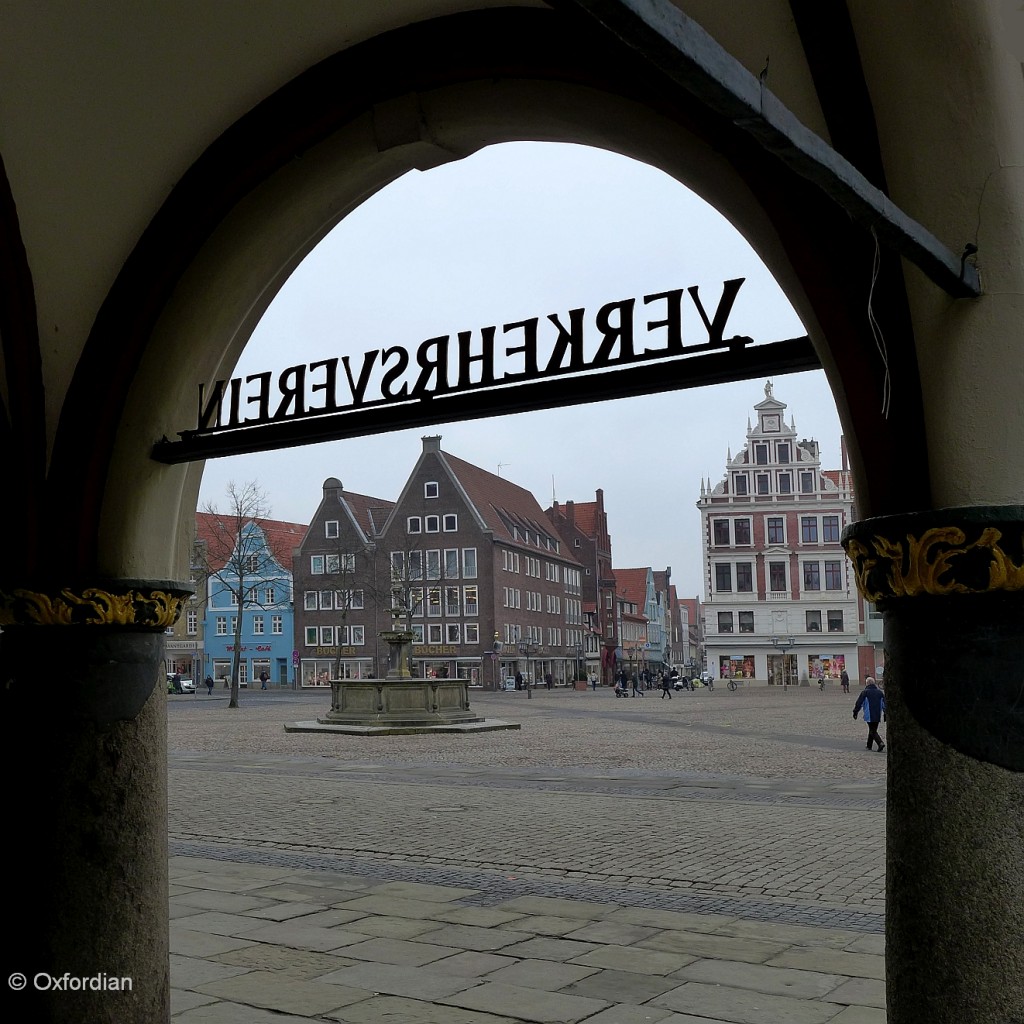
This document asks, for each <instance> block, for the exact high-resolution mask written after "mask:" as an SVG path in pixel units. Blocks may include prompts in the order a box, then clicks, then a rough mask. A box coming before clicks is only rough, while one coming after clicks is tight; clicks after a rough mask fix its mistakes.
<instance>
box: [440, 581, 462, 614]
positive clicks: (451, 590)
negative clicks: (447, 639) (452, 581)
mask: <svg viewBox="0 0 1024 1024" xmlns="http://www.w3.org/2000/svg"><path fill="white" fill-rule="evenodd" d="M444 613H445V615H454V616H458V615H459V588H458V587H445V588H444Z"/></svg>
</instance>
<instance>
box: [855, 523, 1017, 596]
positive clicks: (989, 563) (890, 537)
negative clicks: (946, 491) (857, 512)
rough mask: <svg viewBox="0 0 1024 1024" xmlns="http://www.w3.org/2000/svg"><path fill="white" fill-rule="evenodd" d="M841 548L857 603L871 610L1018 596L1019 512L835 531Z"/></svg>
mask: <svg viewBox="0 0 1024 1024" xmlns="http://www.w3.org/2000/svg"><path fill="white" fill-rule="evenodd" d="M842 542H843V547H844V548H845V549H846V553H847V554H848V555H849V556H850V560H851V561H852V562H853V568H854V572H855V573H856V576H857V587H858V589H859V590H860V593H861V596H862V597H863V598H864V599H865V600H866V601H872V602H874V603H876V604H882V603H884V602H887V601H890V600H893V599H898V598H907V597H919V596H921V595H932V596H936V597H946V596H949V595H952V594H994V593H1009V592H1015V591H1017V592H1024V505H995V506H979V507H973V506H972V507H969V508H942V509H935V510H934V511H930V512H912V513H908V514H905V515H896V516H884V517H880V518H877V519H864V520H862V521H861V522H859V523H853V524H851V525H850V526H848V527H847V528H846V529H845V530H844V531H843V538H842Z"/></svg>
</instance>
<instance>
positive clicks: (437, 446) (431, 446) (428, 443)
mask: <svg viewBox="0 0 1024 1024" xmlns="http://www.w3.org/2000/svg"><path fill="white" fill-rule="evenodd" d="M440 450H441V435H440V434H435V435H434V436H433V437H424V438H423V451H424V454H425V453H426V452H439V451H440Z"/></svg>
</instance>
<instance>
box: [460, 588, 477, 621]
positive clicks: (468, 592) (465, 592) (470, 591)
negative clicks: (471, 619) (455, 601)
mask: <svg viewBox="0 0 1024 1024" xmlns="http://www.w3.org/2000/svg"><path fill="white" fill-rule="evenodd" d="M462 600H463V601H464V602H465V607H466V614H467V615H479V614H480V596H479V591H478V590H477V588H476V587H463V588H462Z"/></svg>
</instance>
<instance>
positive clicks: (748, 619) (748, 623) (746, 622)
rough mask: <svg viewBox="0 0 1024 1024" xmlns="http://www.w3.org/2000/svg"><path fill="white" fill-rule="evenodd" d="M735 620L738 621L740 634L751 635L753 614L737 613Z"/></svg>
mask: <svg viewBox="0 0 1024 1024" xmlns="http://www.w3.org/2000/svg"><path fill="white" fill-rule="evenodd" d="M737 619H738V621H739V627H740V632H741V633H753V632H754V613H753V612H737Z"/></svg>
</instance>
